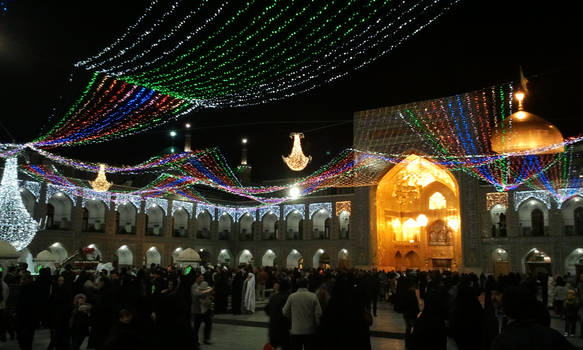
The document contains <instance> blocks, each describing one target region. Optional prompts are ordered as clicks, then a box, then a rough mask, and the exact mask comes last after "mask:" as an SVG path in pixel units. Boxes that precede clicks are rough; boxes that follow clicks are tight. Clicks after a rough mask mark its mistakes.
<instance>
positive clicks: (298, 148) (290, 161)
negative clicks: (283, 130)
mask: <svg viewBox="0 0 583 350" xmlns="http://www.w3.org/2000/svg"><path fill="white" fill-rule="evenodd" d="M289 137H291V138H293V139H294V145H293V147H292V151H291V153H290V155H289V156H287V157H284V156H281V158H283V161H284V163H285V164H287V166H288V167H289V168H290V169H291V170H293V171H302V170H304V169H305V168H306V166H307V165H308V163H309V162H310V161H311V160H312V157H311V156H309V157H306V156H305V155H304V152H303V151H302V144H301V142H300V139H301V138H303V137H304V134H302V133H297V132H294V133H291V134H290V135H289Z"/></svg>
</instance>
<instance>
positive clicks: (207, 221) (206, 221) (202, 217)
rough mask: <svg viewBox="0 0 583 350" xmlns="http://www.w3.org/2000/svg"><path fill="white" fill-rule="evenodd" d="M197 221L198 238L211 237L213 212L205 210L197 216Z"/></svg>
mask: <svg viewBox="0 0 583 350" xmlns="http://www.w3.org/2000/svg"><path fill="white" fill-rule="evenodd" d="M196 223H197V230H196V238H204V239H208V238H211V214H210V213H209V212H208V211H206V210H203V211H202V212H201V213H200V214H198V216H197V217H196Z"/></svg>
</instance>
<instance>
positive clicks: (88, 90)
mask: <svg viewBox="0 0 583 350" xmlns="http://www.w3.org/2000/svg"><path fill="white" fill-rule="evenodd" d="M456 3H457V0H421V1H412V0H403V1H399V2H391V1H389V0H384V1H373V0H370V1H355V0H345V1H340V2H329V1H316V0H312V1H308V2H301V3H295V2H273V3H269V4H266V3H264V2H259V1H255V0H248V1H244V2H241V1H230V2H229V1H223V2H213V1H210V0H203V1H200V2H197V3H196V4H192V3H190V2H186V1H175V2H171V4H170V5H168V3H167V2H162V1H158V0H152V1H150V3H149V5H148V6H147V8H146V9H145V11H144V12H143V14H142V15H141V16H140V17H139V18H138V19H137V20H136V21H135V23H133V24H132V25H130V26H129V27H128V28H127V29H126V31H125V32H124V33H123V34H122V35H121V36H119V37H118V38H116V39H115V40H113V41H112V42H111V44H110V45H108V46H107V47H105V48H103V49H102V50H101V51H100V52H99V53H97V54H95V55H94V56H91V57H88V58H86V59H83V60H81V61H79V62H77V63H76V65H75V67H76V71H74V72H73V79H86V84H85V85H84V86H85V87H84V89H82V91H81V92H80V93H79V95H78V96H77V98H76V99H75V100H74V101H73V103H72V104H71V106H70V107H69V109H68V110H67V111H65V112H64V113H63V114H62V116H61V117H60V119H59V120H58V121H57V122H56V123H55V124H54V125H52V126H50V127H49V128H48V130H49V131H48V132H47V133H45V134H44V135H41V136H40V137H38V138H37V139H35V140H33V141H31V142H29V143H26V144H21V145H14V144H4V145H0V156H2V157H4V158H7V159H8V158H10V157H13V156H15V155H18V154H19V153H23V152H35V153H37V154H38V155H40V156H42V157H44V158H46V159H47V160H49V161H50V162H48V163H52V164H53V165H35V164H21V166H20V171H21V172H23V173H25V174H27V175H28V176H30V177H32V178H34V179H36V180H38V181H42V182H46V183H49V184H52V185H55V186H58V187H59V188H62V189H64V190H66V191H67V193H74V194H75V195H79V196H85V195H87V193H90V194H91V195H92V196H93V195H97V194H96V193H100V194H99V196H102V197H103V196H105V197H107V198H112V197H115V196H139V197H142V198H157V197H164V196H177V197H180V198H183V199H188V200H191V201H194V202H197V203H204V204H207V205H213V206H217V207H223V206H224V205H222V204H220V202H218V201H216V200H214V199H212V198H210V197H209V196H207V195H203V194H202V193H201V191H200V189H201V188H209V189H213V190H217V191H222V192H224V193H228V194H230V195H234V196H238V197H240V198H241V199H242V200H245V201H247V202H246V204H245V205H246V206H256V207H266V206H271V205H273V204H277V203H282V202H285V201H287V200H290V199H292V197H290V196H289V195H288V191H289V190H290V189H292V188H293V189H294V190H297V189H300V194H301V195H309V194H311V193H314V192H317V191H320V190H323V189H327V188H330V187H359V186H372V185H375V184H377V183H378V180H379V177H380V175H382V174H383V173H384V172H385V171H386V169H387V167H388V166H389V165H390V164H396V163H400V162H406V161H407V160H406V158H407V157H408V156H410V155H411V154H413V153H417V154H419V156H421V157H423V158H425V159H427V160H429V161H431V162H433V163H435V164H437V165H439V166H442V167H444V168H447V169H450V170H454V171H462V172H464V173H467V174H470V175H472V176H475V177H478V178H480V179H482V180H484V181H486V182H487V183H489V184H491V185H492V186H494V187H495V188H496V189H497V190H498V191H508V190H512V189H516V188H517V187H519V186H521V185H524V186H529V187H531V188H533V189H540V190H545V191H548V192H549V193H550V194H551V195H552V196H553V197H555V199H557V200H558V201H560V200H564V199H565V198H564V197H566V196H569V195H570V194H569V193H571V192H569V191H565V189H569V188H570V189H576V188H579V187H580V185H581V179H580V178H579V176H578V174H577V173H576V172H575V169H574V164H575V162H576V158H577V153H576V152H574V148H575V146H576V144H578V143H579V142H581V140H583V137H577V138H571V139H566V140H565V139H563V138H562V136H561V134H560V132H558V131H557V130H551V129H552V128H553V127H554V126H552V125H551V124H549V123H546V122H545V121H544V120H542V119H540V118H539V117H536V116H534V115H531V114H529V113H527V112H525V111H523V110H522V109H521V106H519V105H517V103H516V102H515V100H514V98H513V96H514V94H515V92H516V91H515V90H517V89H515V86H514V85H513V84H503V85H498V86H494V87H489V88H485V89H481V90H478V91H473V92H470V93H463V94H458V95H455V96H450V97H445V98H439V99H434V100H428V101H421V102H416V103H411V104H406V105H400V106H394V107H390V108H385V109H380V110H376V111H372V112H371V111H366V112H363V114H362V115H360V116H357V118H355V123H356V124H357V125H355V129H354V130H355V133H356V134H355V146H354V147H355V148H354V149H347V150H345V151H344V152H342V153H340V154H339V155H338V156H337V157H335V158H334V159H333V160H332V161H330V162H329V163H328V164H325V165H323V166H321V167H320V168H319V169H318V170H316V171H314V172H313V173H312V174H310V175H308V176H305V177H302V178H300V179H299V180H297V181H296V182H295V183H293V184H288V185H282V186H244V185H242V184H241V182H240V181H239V179H238V178H237V176H236V175H235V172H234V171H233V170H232V169H231V168H230V167H229V166H228V164H227V162H226V161H225V158H224V157H223V155H222V154H221V153H220V152H219V150H218V149H203V150H195V151H192V152H184V153H177V154H170V155H165V156H160V157H154V158H151V159H149V160H147V161H145V162H142V163H139V164H135V165H131V166H119V167H116V166H110V165H107V166H100V164H98V163H88V162H82V161H79V160H75V159H70V158H66V157H62V156H59V155H57V154H55V153H54V152H53V151H52V149H55V148H58V147H65V146H79V145H84V144H89V143H97V142H105V141H109V140H113V139H118V138H122V137H126V136H129V135H132V134H135V133H139V132H145V131H147V130H150V129H152V128H154V127H158V126H160V125H161V124H163V123H165V122H168V121H171V120H175V119H177V118H180V117H181V116H184V115H186V114H189V113H193V112H195V111H196V110H197V109H201V108H224V107H236V106H247V105H254V104H260V103H265V102H271V101H275V100H279V99H284V98H287V97H290V96H293V95H296V94H300V93H304V92H306V91H309V90H311V89H314V88H315V87H317V86H320V85H323V84H326V83H329V82H331V81H333V80H335V79H338V78H340V77H343V76H345V75H346V74H348V73H350V72H352V71H354V70H355V69H359V68H361V67H363V66H365V65H367V64H369V63H371V62H373V61H374V60H376V59H377V58H378V57H380V56H382V55H384V54H386V53H388V52H390V51H391V50H392V49H393V48H395V47H397V46H399V45H401V44H403V43H404V42H405V41H406V40H407V39H409V38H410V37H412V36H413V35H415V34H416V33H418V32H419V31H421V30H423V29H424V28H425V27H427V26H428V25H429V24H431V23H432V22H433V21H435V20H436V19H437V18H439V17H440V16H441V15H442V14H444V13H446V12H447V11H448V10H449V9H450V8H451V7H452V6H454V5H455V4H456ZM82 73H83V74H82ZM84 76H85V78H84ZM557 133H558V134H557ZM551 134H552V135H551ZM550 136H553V137H550ZM532 140H534V142H531V141H532ZM298 144H299V138H298ZM292 153H293V152H292ZM298 154H299V153H298ZM301 156H302V157H298V159H299V160H300V161H301V162H300V163H302V164H299V165H304V164H303V162H305V163H306V164H307V162H308V161H309V160H307V161H306V159H307V157H305V156H303V154H301ZM104 162H105V163H106V161H105V160H104ZM43 164H46V163H43ZM304 166H305V165H304ZM66 167H69V168H74V169H77V170H81V171H84V172H89V173H96V174H97V173H99V174H98V175H97V178H95V180H94V181H92V182H91V183H90V182H89V181H88V180H80V179H73V178H70V177H66V176H64V175H63V172H62V170H59V169H62V168H66ZM100 169H101V172H100ZM152 173H154V174H156V175H157V177H156V178H155V180H154V181H152V182H151V183H149V184H147V185H146V186H143V187H141V188H138V189H132V190H127V189H123V188H121V187H120V186H116V185H115V184H113V185H112V184H111V182H109V181H108V180H107V178H106V175H107V174H118V175H130V174H131V175H136V174H138V175H139V174H152ZM92 183H93V186H92ZM105 197H103V198H105ZM294 197H295V196H294ZM249 201H251V203H252V204H249Z"/></svg>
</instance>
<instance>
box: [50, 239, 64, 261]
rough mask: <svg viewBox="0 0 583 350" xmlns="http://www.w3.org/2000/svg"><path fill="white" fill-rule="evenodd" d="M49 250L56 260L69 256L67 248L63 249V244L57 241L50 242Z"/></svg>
mask: <svg viewBox="0 0 583 350" xmlns="http://www.w3.org/2000/svg"><path fill="white" fill-rule="evenodd" d="M49 250H50V251H51V253H53V255H54V256H55V261H56V262H61V261H63V260H65V259H67V258H68V257H69V253H68V252H67V249H65V247H63V245H62V244H61V243H59V242H56V243H53V244H51V246H50V247H49Z"/></svg>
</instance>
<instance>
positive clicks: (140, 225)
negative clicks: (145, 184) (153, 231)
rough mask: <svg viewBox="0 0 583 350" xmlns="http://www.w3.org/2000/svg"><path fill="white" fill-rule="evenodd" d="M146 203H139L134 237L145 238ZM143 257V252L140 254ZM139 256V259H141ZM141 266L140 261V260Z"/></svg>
mask: <svg viewBox="0 0 583 350" xmlns="http://www.w3.org/2000/svg"><path fill="white" fill-rule="evenodd" d="M146 230H147V227H146V202H144V201H141V202H140V208H139V211H138V214H137V215H136V236H145V235H146ZM141 254H142V256H143V252H142V253H141ZM142 256H140V258H141V257H142ZM140 264H141V260H140Z"/></svg>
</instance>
